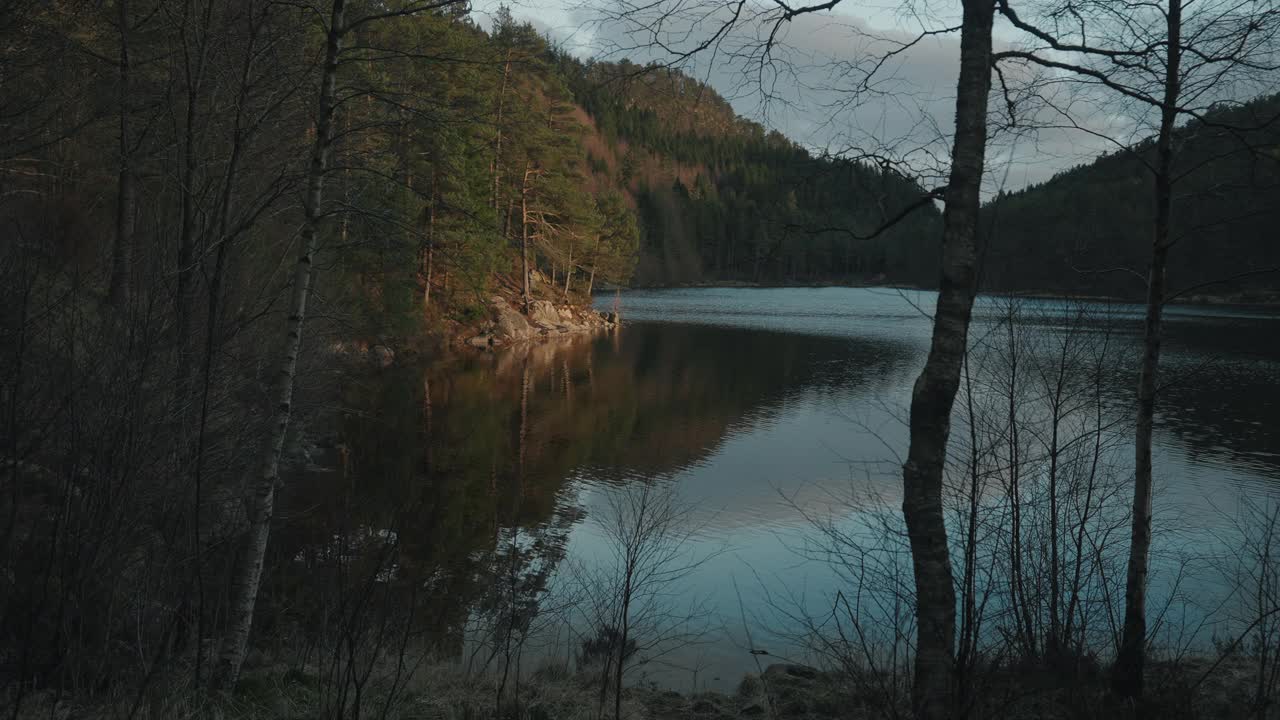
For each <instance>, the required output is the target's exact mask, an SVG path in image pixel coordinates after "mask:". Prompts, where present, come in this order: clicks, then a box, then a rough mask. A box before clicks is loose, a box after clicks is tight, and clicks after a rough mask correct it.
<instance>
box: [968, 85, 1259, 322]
mask: <svg viewBox="0 0 1280 720" xmlns="http://www.w3.org/2000/svg"><path fill="white" fill-rule="evenodd" d="M1277 117H1280V95H1272V96H1269V97H1264V98H1259V99H1257V100H1254V101H1253V102H1250V103H1248V104H1245V105H1243V106H1238V107H1237V106H1232V107H1225V106H1224V107H1221V108H1217V109H1214V110H1213V111H1211V112H1210V113H1208V114H1207V115H1206V116H1205V118H1204V120H1203V122H1200V121H1197V122H1193V123H1188V124H1186V125H1184V126H1183V127H1181V128H1180V129H1179V132H1178V139H1177V155H1176V163H1177V166H1176V168H1175V174H1176V177H1177V181H1176V184H1175V186H1174V193H1175V203H1174V218H1173V222H1174V235H1175V237H1176V238H1177V239H1176V241H1175V245H1174V246H1173V248H1172V249H1171V251H1170V255H1169V271H1168V272H1169V286H1170V288H1172V289H1173V290H1174V292H1178V291H1180V290H1186V291H1187V292H1186V295H1187V296H1195V295H1210V296H1217V297H1226V298H1233V299H1240V300H1250V299H1253V300H1263V299H1274V298H1275V288H1276V287H1277V281H1278V280H1280V275H1278V274H1277V273H1276V272H1274V271H1272V269H1274V268H1280V244H1277V243H1276V242H1275V238H1276V228H1277V227H1280V123H1278V122H1276V119H1277ZM1152 154H1153V146H1152V143H1151V142H1150V141H1146V142H1143V143H1140V144H1139V145H1137V146H1135V147H1133V148H1132V149H1131V150H1128V151H1123V152H1116V153H1112V154H1108V155H1105V156H1102V157H1099V158H1098V159H1096V160H1094V161H1093V162H1091V163H1089V164H1087V165H1082V166H1080V167H1076V168H1072V169H1070V170H1067V171H1065V172H1062V173H1060V174H1058V175H1057V176H1055V177H1054V178H1052V179H1051V180H1049V181H1047V182H1045V183H1043V184H1041V185H1038V186H1033V187H1029V188H1026V189H1025V190H1022V191H1019V192H1016V193H1008V194H1004V195H1001V196H1000V197H998V198H996V199H995V200H994V201H992V202H991V203H988V205H987V206H986V208H985V224H986V235H987V237H988V238H989V243H988V250H987V254H986V260H985V265H984V284H985V285H986V287H988V288H993V289H997V290H1016V291H1041V292H1044V291H1049V292H1064V293H1082V294H1106V295H1114V296H1119V297H1138V296H1140V295H1141V293H1142V292H1143V284H1142V280H1141V279H1140V276H1142V275H1145V273H1146V268H1147V263H1148V260H1149V257H1150V253H1151V248H1150V243H1151V241H1150V235H1149V232H1150V231H1149V228H1150V227H1151V213H1152V200H1151V193H1152V190H1151V188H1152V179H1151V173H1150V171H1149V170H1148V169H1147V166H1146V164H1145V163H1146V161H1147V160H1148V159H1149V158H1150V157H1151V156H1152ZM1130 271H1133V272H1130ZM1135 272H1136V273H1137V275H1135Z"/></svg>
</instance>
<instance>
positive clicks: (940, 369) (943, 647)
mask: <svg viewBox="0 0 1280 720" xmlns="http://www.w3.org/2000/svg"><path fill="white" fill-rule="evenodd" d="M994 11H995V7H994V3H993V1H992V0H965V2H964V18H963V21H962V26H961V39H960V78H959V81H958V83H957V87H956V134H955V141H954V146H953V147H952V154H951V178H950V181H949V184H948V186H947V194H946V203H947V205H946V210H945V212H944V213H943V234H942V277H941V282H940V284H939V287H938V305H937V310H936V312H935V314H934V323H933V340H932V343H931V345H930V348H929V356H928V359H927V360H926V361H925V366H924V369H923V370H922V371H921V372H920V376H919V378H917V379H916V383H915V387H914V388H913V390H912V393H911V420H910V431H911V444H910V448H909V450H908V453H907V462H906V463H905V464H904V465H903V468H902V480H903V498H902V514H903V517H904V518H905V520H906V525H907V535H908V537H909V539H910V542H911V560H912V569H913V572H914V575H915V582H916V619H917V633H918V638H917V642H916V657H915V680H914V685H913V687H912V705H913V708H914V713H915V716H916V717H918V718H927V719H930V720H932V719H934V718H945V717H947V716H948V715H949V710H950V704H951V703H950V700H951V695H952V692H951V691H952V683H953V675H954V656H953V653H954V644H955V623H956V608H955V590H954V588H953V587H952V575H951V560H950V556H949V555H948V548H947V528H946V522H945V519H944V516H943V509H942V474H943V467H944V465H945V461H946V453H947V437H948V435H949V433H950V421H951V408H952V405H953V403H954V402H955V396H956V391H957V390H958V389H959V385H960V369H961V366H962V364H963V362H964V357H965V349H966V345H967V342H968V333H969V317H970V313H971V311H972V308H973V296H974V290H975V288H974V285H975V277H976V270H975V265H976V257H977V253H976V250H975V248H976V236H977V230H978V206H979V199H980V190H981V185H982V174H983V163H984V156H985V154H986V142H987V96H988V94H989V93H990V90H991V26H992V20H993V16H994Z"/></svg>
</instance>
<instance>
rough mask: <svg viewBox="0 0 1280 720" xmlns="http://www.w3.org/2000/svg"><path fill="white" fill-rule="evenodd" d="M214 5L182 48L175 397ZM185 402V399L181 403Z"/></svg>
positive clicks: (182, 383) (188, 302)
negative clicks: (184, 91)
mask: <svg viewBox="0 0 1280 720" xmlns="http://www.w3.org/2000/svg"><path fill="white" fill-rule="evenodd" d="M213 5H214V3H212V2H210V3H207V4H206V5H205V7H204V12H203V15H202V21H201V22H202V25H201V28H200V32H199V33H196V37H197V39H196V40H195V41H194V42H195V43H196V52H197V54H196V57H194V58H190V57H185V54H186V53H189V52H190V48H189V47H187V46H185V45H184V47H183V53H184V63H183V67H184V69H185V79H186V81H187V97H186V114H185V120H184V123H185V126H184V127H183V134H182V162H183V170H182V186H181V188H180V191H181V193H182V226H181V232H180V234H179V240H178V273H177V275H178V287H177V296H178V299H177V302H178V310H177V315H178V317H177V331H178V348H179V351H180V353H181V356H180V357H179V367H178V373H179V387H178V391H179V393H183V394H185V393H186V391H187V389H186V386H187V383H188V379H189V377H190V374H191V371H190V368H189V365H190V363H189V362H188V359H187V358H188V355H189V354H190V352H191V345H192V342H191V331H192V325H193V321H192V318H191V314H192V311H193V308H194V304H195V282H196V279H197V275H196V272H195V265H196V262H197V261H196V236H197V235H198V234H199V233H198V231H197V227H196V226H197V222H198V221H197V215H198V214H199V212H198V208H197V205H198V202H197V198H196V193H197V189H196V176H197V174H198V173H199V171H200V160H199V158H198V157H197V156H196V152H197V151H196V140H197V137H196V117H197V115H198V114H199V112H198V111H199V105H200V92H201V90H202V89H203V87H204V77H205V75H204V71H205V63H206V60H207V58H208V52H209V51H208V48H209V42H210V41H209V28H210V25H211V23H212V20H211V17H212V12H213ZM183 402H185V398H184V399H183Z"/></svg>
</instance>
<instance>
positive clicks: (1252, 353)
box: [285, 288, 1280, 690]
mask: <svg viewBox="0 0 1280 720" xmlns="http://www.w3.org/2000/svg"><path fill="white" fill-rule="evenodd" d="M615 302H620V305H621V311H622V315H623V318H624V320H625V321H626V322H625V325H624V327H622V329H621V330H620V331H619V332H617V333H614V334H611V335H605V336H597V337H594V338H589V339H587V338H578V339H573V340H567V341H563V342H555V343H547V344H543V345H537V346H533V347H531V348H527V349H525V350H508V351H500V352H497V353H486V354H478V355H475V356H468V357H463V358H454V359H451V360H450V361H448V362H447V363H445V364H443V365H440V366H435V367H432V368H430V369H427V370H422V369H420V368H408V367H405V368H396V369H394V370H393V371H391V372H388V373H386V374H384V375H381V376H379V377H378V378H376V379H371V380H369V381H367V382H366V383H364V384H362V385H360V386H359V387H358V388H354V389H353V392H356V394H357V395H358V396H359V398H360V400H358V401H352V402H353V404H357V405H359V404H364V406H365V407H366V408H367V412H365V413H355V414H353V415H352V416H351V419H349V421H348V427H347V429H346V436H347V438H348V442H349V444H350V445H351V446H352V462H353V463H354V464H355V465H356V468H357V469H356V470H355V471H354V472H355V473H357V474H359V475H361V477H362V478H363V481H362V484H363V485H364V486H365V488H366V490H365V491H364V493H368V494H369V495H370V497H369V498H367V499H366V500H365V501H364V502H365V503H367V507H368V508H369V510H368V514H369V519H368V520H367V522H368V524H369V525H370V526H376V525H377V524H378V523H379V522H380V521H379V520H377V519H376V518H378V517H382V516H381V515H379V514H378V511H377V510H376V508H377V507H379V506H380V504H381V505H387V504H391V505H394V506H395V507H397V508H401V509H404V508H412V509H413V510H412V514H411V517H412V518H413V519H412V520H411V521H407V522H406V521H404V520H403V519H402V520H400V521H399V522H400V526H399V527H400V529H399V531H398V532H399V533H400V542H401V544H402V545H403V546H404V548H403V549H402V551H401V552H402V555H403V556H404V557H406V558H412V560H411V561H410V560H403V561H402V563H403V564H404V565H405V566H406V567H407V566H412V567H415V568H417V569H418V571H419V572H421V573H423V574H424V575H429V576H430V577H431V578H434V579H433V580H432V583H434V584H432V583H427V584H426V585H425V586H427V587H431V588H435V589H436V592H437V593H438V595H439V598H438V600H437V601H436V602H437V604H436V605H435V606H433V608H434V609H433V610H432V612H435V613H436V614H437V617H439V618H440V620H439V622H440V623H441V624H452V625H453V626H456V628H455V629H456V630H457V632H456V633H455V634H457V635H459V637H460V638H461V636H463V635H465V630H463V629H462V628H464V626H465V625H466V623H467V616H468V612H469V610H468V609H466V608H465V607H461V606H463V605H465V602H463V599H464V598H480V597H482V596H483V594H484V592H485V585H486V581H485V580H484V574H483V572H482V571H481V569H480V568H481V567H482V566H483V565H484V562H485V560H484V557H485V556H486V554H488V555H489V556H492V555H493V554H494V553H498V554H501V548H502V547H503V544H504V542H511V543H512V546H513V547H514V546H515V545H516V544H520V545H521V546H523V547H528V548H532V547H534V546H537V547H541V548H543V549H544V550H545V548H546V547H548V546H554V547H555V548H557V550H556V551H555V552H553V553H550V555H549V559H545V560H544V561H543V562H542V564H541V565H540V566H539V569H538V570H537V571H536V572H532V574H533V575H536V582H539V583H545V584H546V585H547V586H548V587H554V586H555V585H556V583H557V582H561V583H568V582H569V580H568V578H570V577H572V576H574V575H575V574H580V573H584V572H590V570H591V568H593V567H597V566H599V565H601V564H603V563H605V562H606V559H605V558H607V557H608V554H607V553H608V548H607V545H608V543H607V539H606V537H605V534H604V533H603V531H602V529H601V527H600V526H599V524H598V523H596V522H593V518H599V517H600V516H601V515H602V514H603V513H604V512H605V508H604V503H605V499H606V498H607V497H609V495H610V493H613V492H617V489H618V488H619V487H626V486H628V485H634V484H636V483H641V482H649V483H654V484H655V485H657V486H661V487H665V488H671V489H673V490H674V491H675V492H677V493H678V494H679V497H680V498H681V499H682V500H683V501H684V502H686V503H687V504H688V506H689V507H690V508H692V512H691V513H690V515H689V517H688V518H687V522H688V524H689V526H690V528H691V529H692V530H693V531H695V535H694V539H693V540H692V541H691V543H690V544H689V547H688V548H687V550H688V552H689V553H690V556H692V557H698V558H701V559H704V562H703V563H702V564H701V565H700V566H699V567H698V568H697V569H696V570H695V571H693V572H692V573H691V574H689V575H688V576H686V577H683V578H681V579H680V580H679V581H678V583H677V584H676V585H675V586H674V587H673V588H672V591H671V595H670V598H669V599H671V600H673V601H674V603H673V605H672V607H675V606H677V605H679V606H682V607H688V606H691V605H693V604H694V603H695V602H697V603H702V604H701V606H700V607H702V608H704V609H705V610H706V613H705V616H704V617H703V621H704V622H703V623H702V625H700V627H702V628H703V629H704V630H705V632H704V633H703V634H702V635H701V636H700V638H699V642H698V643H696V644H693V645H688V646H685V647H682V648H680V649H678V650H676V651H673V652H671V653H669V654H665V655H663V656H662V658H661V659H660V661H657V660H655V661H654V662H652V663H648V664H646V665H645V666H643V667H641V668H638V669H637V670H636V673H635V676H634V677H633V680H636V681H639V680H652V681H655V682H659V683H660V684H665V685H668V686H672V687H675V688H678V689H682V690H687V689H690V688H691V687H693V686H694V685H695V683H696V685H697V686H698V687H704V686H706V687H713V688H726V687H732V686H733V685H735V684H736V683H737V681H738V679H739V678H740V677H741V675H742V674H743V673H744V672H754V671H756V669H757V665H756V661H757V660H758V659H761V658H758V657H757V656H754V655H752V654H751V653H750V652H749V651H750V650H751V649H753V648H754V649H757V650H765V651H768V652H769V657H765V658H763V659H761V660H762V662H763V664H769V663H770V662H776V661H778V659H779V658H780V657H781V658H789V659H797V660H804V659H807V658H805V657H803V656H800V657H797V655H802V651H801V650H800V649H798V646H797V645H796V644H795V643H794V642H792V641H791V640H790V639H788V638H787V637H785V635H786V634H787V633H786V632H785V631H786V630H787V629H788V620H787V618H788V614H789V613H791V612H793V611H794V610H795V609H796V608H805V609H807V610H808V611H809V612H814V613H817V614H820V613H821V612H822V608H823V607H826V606H828V605H829V603H830V602H831V597H832V596H833V594H834V592H835V591H836V590H839V589H841V586H840V584H841V583H842V582H844V581H843V580H841V579H840V577H839V575H838V574H837V573H836V572H835V571H834V570H833V569H832V568H831V567H830V566H829V565H827V564H824V563H822V562H818V561H815V560H813V559H812V558H809V557H807V553H806V552H805V548H806V547H807V543H809V542H812V541H813V540H814V539H815V538H816V537H818V534H817V532H816V531H815V529H814V525H813V521H814V519H824V518H832V517H834V518H847V517H853V516H856V515H857V514H858V513H860V512H863V511H866V510H867V507H868V506H867V505H866V504H865V503H868V502H870V501H868V500H867V498H868V497H870V496H877V497H878V498H879V499H880V500H881V501H882V502H883V507H887V508H890V509H893V508H896V505H897V502H898V498H899V496H898V494H897V493H898V492H899V490H898V488H899V483H900V480H899V472H900V460H899V457H900V456H902V455H905V452H906V446H907V435H906V429H905V418H906V408H907V405H908V401H909V397H910V390H911V385H912V383H913V382H914V380H915V377H916V375H917V373H918V372H919V370H920V368H921V365H922V363H923V360H924V354H925V352H926V350H927V346H928V339H929V333H930V329H931V327H930V321H929V319H928V317H927V313H928V312H931V310H932V306H933V295H932V294H931V293H926V292H916V291H905V292H899V291H895V290H888V289H849V288H822V289H681V290H660V291H633V292H626V293H623V294H622V295H621V296H620V298H617V299H615V297H613V296H607V297H601V298H599V300H598V305H599V306H600V307H601V308H602V309H607V308H611V307H612V306H613V305H614V303H615ZM1084 309H1085V310H1087V311H1088V313H1089V318H1088V320H1087V322H1086V323H1084V325H1083V326H1081V325H1080V324H1079V323H1077V324H1076V325H1075V326H1072V324H1071V323H1072V321H1071V318H1073V317H1076V315H1075V313H1077V312H1079V311H1080V310H1081V308H1080V307H1079V306H1078V305H1076V304H1072V305H1070V306H1069V305H1067V304H1064V303H1061V302H1058V301H1048V300H1024V301H1021V302H1020V306H1019V319H1018V320H1017V324H1018V326H1019V327H1021V328H1022V329H1023V331H1024V332H1025V333H1026V335H1025V337H1027V338H1030V339H1029V340H1027V341H1026V346H1025V349H1024V353H1025V354H1026V356H1027V358H1028V360H1027V361H1026V362H1028V363H1031V364H1034V362H1035V361H1036V359H1037V356H1043V355H1044V354H1045V353H1046V352H1048V350H1047V349H1052V348H1053V347H1057V346H1055V345H1054V339H1055V338H1060V337H1061V336H1062V334H1063V333H1065V332H1068V331H1069V330H1070V328H1071V327H1075V331H1076V332H1078V333H1079V337H1081V338H1088V339H1090V341H1091V342H1093V343H1094V346H1097V343H1098V342H1099V338H1105V340H1106V347H1107V348H1108V350H1107V352H1108V355H1107V358H1108V360H1107V361H1106V362H1107V368H1108V370H1107V372H1106V373H1105V374H1104V375H1103V376H1102V378H1101V384H1102V387H1101V390H1100V395H1101V397H1102V399H1103V400H1104V405H1105V412H1106V414H1107V416H1108V417H1110V418H1114V421H1115V422H1116V423H1123V422H1124V421H1125V420H1127V419H1128V417H1129V415H1130V414H1131V413H1130V412H1129V409H1128V403H1129V401H1130V397H1131V395H1132V392H1133V387H1134V384H1135V382H1134V377H1135V376H1134V369H1133V355H1134V351H1135V350H1136V348H1137V343H1138V340H1139V337H1138V333H1139V332H1140V328H1141V308H1140V307H1138V306H1135V305H1127V304H1110V303H1090V304H1089V305H1088V306H1087V307H1085V308H1084ZM1008 313H1009V304H1008V301H1004V300H1000V299H982V300H980V301H979V303H978V305H977V307H976V309H975V325H974V330H973V335H974V337H975V338H976V339H977V341H978V342H979V343H982V342H987V343H989V344H990V345H992V346H993V347H1000V341H999V340H998V338H999V337H1001V336H1000V331H1001V328H1003V327H1005V326H1004V325H1003V319H1004V318H1005V317H1006V316H1007V314H1008ZM1082 342H1083V340H1082ZM1164 358H1165V360H1164V365H1163V371H1164V375H1163V377H1162V394H1161V397H1160V405H1159V417H1158V426H1157V431H1156V451H1155V452H1156V455H1155V474H1156V478H1157V485H1158V495H1157V501H1156V505H1157V507H1156V512H1157V518H1158V520H1157V524H1158V525H1159V529H1158V533H1159V536H1158V541H1157V542H1158V545H1159V548H1158V549H1159V550H1162V551H1164V550H1167V551H1169V552H1168V553H1167V554H1166V553H1164V552H1160V553H1158V555H1159V558H1158V559H1157V561H1156V563H1155V565H1156V567H1155V575H1154V577H1153V587H1156V588H1160V587H1165V588H1167V587H1169V583H1170V582H1171V580H1170V578H1172V577H1174V576H1176V575H1177V572H1176V571H1177V569H1178V568H1184V569H1185V568H1186V567H1187V565H1186V564H1185V563H1183V564H1179V563H1178V561H1177V560H1176V559H1171V558H1174V556H1175V555H1177V553H1178V552H1181V551H1183V550H1185V549H1186V548H1188V547H1190V548H1194V549H1196V550H1197V551H1198V552H1200V553H1201V554H1202V555H1204V556H1205V557H1208V556H1210V555H1213V556H1214V557H1218V555H1215V554H1214V552H1212V549H1213V548H1219V549H1224V551H1229V547H1228V546H1229V544H1230V543H1231V540H1230V537H1231V534H1230V531H1231V528H1232V522H1233V518H1234V517H1236V513H1237V509H1238V506H1239V501H1240V499H1241V498H1250V499H1253V500H1257V501H1265V500H1266V499H1267V498H1272V499H1280V317H1278V316H1277V314H1276V311H1275V310H1274V309H1262V308H1238V307H1174V308H1170V310H1169V313H1168V325H1167V342H1166V345H1165V355H1164ZM989 367H993V368H996V369H995V370H989V371H990V372H992V373H995V376H999V369H998V367H997V366H996V365H990V366H989ZM981 372H988V371H987V370H981V369H975V375H976V374H979V373H981ZM1077 379H1078V378H1077ZM1116 432H1117V433H1119V434H1120V435H1121V436H1122V437H1123V432H1124V431H1123V428H1122V426H1120V425H1117V429H1116ZM953 435H954V434H953ZM1131 455H1132V450H1131V445H1129V444H1122V445H1119V446H1117V447H1115V448H1113V450H1112V452H1111V453H1110V454H1109V455H1108V461H1109V462H1110V465H1109V470H1110V472H1112V473H1113V474H1114V475H1116V476H1117V477H1122V476H1123V475H1124V473H1125V472H1127V469H1126V467H1125V463H1130V464H1131V462H1132V460H1131ZM1117 482H1119V481H1117ZM1126 487H1127V486H1126ZM362 494H363V493H362ZM1122 499H1123V503H1121V504H1127V502H1128V496H1127V493H1125V494H1124V497H1123V498H1122ZM384 522H385V521H384ZM318 525H320V526H322V525H323V521H321V522H320V523H318ZM514 538H520V540H519V542H518V543H516V542H515V541H514V540H513V539H514ZM1122 539H1123V540H1124V541H1126V542H1127V533H1124V535H1123V537H1122ZM295 541H296V542H303V540H300V539H297V538H295ZM285 552H290V551H289V550H286V551H285ZM460 564H461V565H463V566H464V567H461V568H460V567H459V565H460ZM1209 565H1212V562H1210V563H1209ZM1161 583H1165V584H1164V585H1162V584H1161ZM1220 586H1221V581H1220V579H1215V576H1213V575H1212V573H1207V574H1206V573H1201V574H1200V575H1198V576H1197V577H1195V578H1194V579H1192V580H1187V581H1185V582H1183V583H1182V584H1180V585H1179V596H1180V597H1182V598H1184V599H1186V600H1187V601H1188V602H1191V601H1201V600H1202V601H1203V603H1202V604H1203V605H1210V604H1212V602H1213V600H1212V598H1213V597H1214V595H1215V593H1217V592H1218V591H1219V590H1220V589H1221V587H1220ZM1153 594H1154V595H1155V597H1154V598H1153V604H1158V603H1159V602H1160V594H1159V592H1158V591H1153ZM1166 595H1167V592H1166ZM475 602H479V600H476V601H475ZM1197 607H1199V606H1197ZM1180 612H1181V613H1182V614H1181V616H1180V617H1184V618H1185V617H1187V616H1188V615H1187V612H1186V611H1185V609H1183V610H1180ZM1192 615H1194V613H1192ZM547 632H551V631H550V630H548V631H547ZM1197 632H1200V633H1201V634H1202V635H1203V634H1204V633H1205V632H1207V631H1206V630H1204V629H1203V628H1200V629H1199V630H1198V631H1197ZM555 635H556V638H557V639H555V640H552V641H550V642H549V643H548V645H549V647H550V648H551V649H549V650H547V652H551V653H559V655H560V656H561V657H563V656H565V655H568V654H571V653H572V652H573V641H572V640H566V639H563V638H561V637H560V635H559V630H556V631H555ZM1202 639H1203V638H1202ZM457 642H458V648H459V652H460V653H462V652H464V651H463V648H464V646H465V645H466V643H465V639H464V638H462V639H459V640H457ZM556 648H560V649H556Z"/></svg>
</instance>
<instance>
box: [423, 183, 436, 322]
mask: <svg viewBox="0 0 1280 720" xmlns="http://www.w3.org/2000/svg"><path fill="white" fill-rule="evenodd" d="M435 252H436V175H435V171H434V170H432V172H431V202H430V203H429V204H428V205H427V262H426V267H425V268H424V269H423V282H422V311H423V313H426V312H428V311H429V309H430V307H431V271H432V269H433V268H432V265H433V264H434V262H435Z"/></svg>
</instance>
